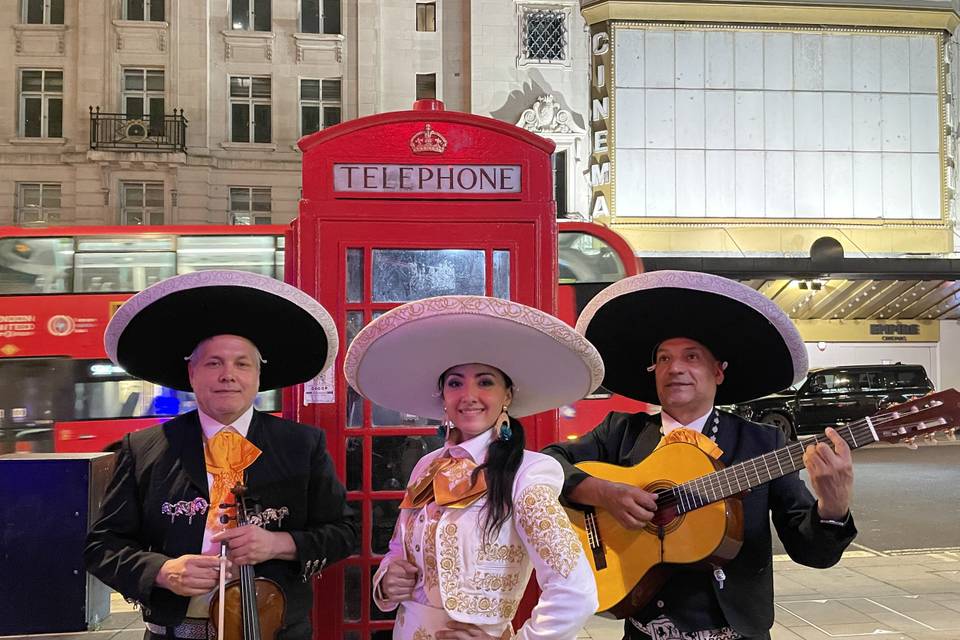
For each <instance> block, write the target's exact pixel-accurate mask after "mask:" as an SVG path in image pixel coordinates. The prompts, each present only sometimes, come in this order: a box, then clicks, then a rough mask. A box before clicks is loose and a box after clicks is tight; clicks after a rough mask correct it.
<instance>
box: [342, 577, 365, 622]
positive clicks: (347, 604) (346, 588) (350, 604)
mask: <svg viewBox="0 0 960 640" xmlns="http://www.w3.org/2000/svg"><path fill="white" fill-rule="evenodd" d="M361 593H363V588H362V587H361V586H360V567H358V566H357V565H355V564H351V565H347V566H346V567H344V568H343V620H344V622H359V621H360V603H361V600H360V594H361Z"/></svg>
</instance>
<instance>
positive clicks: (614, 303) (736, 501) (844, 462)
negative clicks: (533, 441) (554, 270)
mask: <svg viewBox="0 0 960 640" xmlns="http://www.w3.org/2000/svg"><path fill="white" fill-rule="evenodd" d="M577 330H578V331H579V332H580V333H582V334H583V335H584V336H585V337H586V338H587V339H588V340H589V341H590V342H592V343H593V344H594V345H595V346H596V347H597V350H598V351H599V352H600V354H601V356H602V357H603V360H604V364H605V366H606V374H605V377H604V381H603V386H604V387H605V388H607V389H609V390H610V391H612V392H614V393H619V394H622V395H624V396H627V397H630V398H634V399H637V400H640V401H643V402H647V403H650V404H654V405H660V406H661V408H662V411H661V412H660V413H658V414H652V415H651V414H647V413H635V414H626V413H611V414H609V415H608V416H607V417H606V419H605V420H604V421H603V422H602V423H601V424H600V425H599V426H597V427H596V428H595V429H594V430H593V431H591V432H589V433H587V434H585V435H584V436H583V437H581V438H580V439H578V440H575V441H572V442H567V443H562V444H555V445H551V446H550V447H547V449H545V450H544V452H545V453H548V454H550V455H552V456H554V457H555V458H556V459H557V460H559V461H560V463H561V465H562V466H563V467H564V473H565V478H566V479H565V484H564V488H563V493H562V495H563V498H564V499H565V500H566V503H567V504H568V505H569V506H570V507H571V520H572V521H573V524H574V528H575V529H577V530H578V533H582V535H581V541H582V542H583V544H584V546H585V548H586V549H587V557H588V559H589V561H590V564H591V568H592V569H593V571H594V574H595V577H596V579H597V582H598V592H599V599H600V609H601V610H605V611H609V612H610V613H613V614H615V615H616V616H617V617H620V618H625V619H626V621H625V637H626V638H627V639H630V640H634V639H636V640H648V639H650V638H653V639H655V640H737V639H750V640H754V639H758V638H769V637H770V635H769V630H770V628H771V627H772V626H773V622H774V608H773V564H772V551H771V532H770V519H771V515H772V519H773V523H774V525H775V527H776V529H777V533H778V535H779V537H780V539H781V541H782V542H783V545H784V547H785V549H786V551H787V553H788V554H789V555H790V557H791V558H792V559H793V560H795V561H797V562H799V563H801V564H804V565H807V566H811V567H820V568H825V567H830V566H832V565H834V564H835V563H836V562H837V561H839V559H840V556H841V554H842V552H843V550H844V549H845V548H846V546H847V545H848V544H850V542H851V541H852V540H853V538H854V536H855V535H856V528H855V527H854V524H853V518H852V517H851V515H850V511H849V506H850V504H849V503H850V495H851V490H852V485H853V469H852V464H851V456H850V448H851V446H855V445H856V444H860V443H859V442H856V443H851V446H848V443H847V442H846V441H845V440H844V439H843V438H841V437H840V435H838V433H837V432H836V431H835V430H833V429H827V430H826V433H825V437H822V438H820V439H819V442H818V443H817V444H815V445H811V446H808V447H806V449H804V447H803V445H800V444H797V445H793V446H792V447H790V448H784V445H785V438H784V434H783V433H782V432H781V431H780V430H779V429H778V428H776V427H772V426H768V425H761V424H755V423H752V422H749V421H747V420H744V419H742V418H740V417H739V416H736V415H733V414H731V413H728V412H725V411H721V410H720V409H719V408H717V406H716V405H717V404H733V403H736V402H741V401H745V400H749V399H752V398H756V397H760V396H763V395H766V394H768V393H772V392H775V391H778V390H780V389H783V388H786V387H787V386H789V385H790V384H791V383H794V382H797V381H798V380H801V379H802V378H803V377H804V375H806V372H807V355H806V350H805V348H804V344H803V341H802V339H801V338H800V335H799V333H798V332H797V329H796V327H795V326H794V325H793V323H792V322H791V321H790V319H789V318H788V317H787V316H786V314H784V313H783V312H782V311H781V310H780V308H779V307H777V306H776V305H775V304H774V303H773V302H772V301H770V300H769V299H768V298H766V297H765V296H763V295H762V294H760V293H759V292H757V291H755V290H754V289H751V288H750V287H747V286H745V285H742V284H740V283H737V282H734V281H731V280H728V279H726V278H720V277H717V276H712V275H707V274H703V273H691V272H684V271H655V272H651V273H646V274H642V275H639V276H634V277H631V278H626V279H624V280H621V281H619V282H617V283H615V284H613V285H611V286H610V287H608V288H607V289H605V290H604V291H602V292H601V293H600V294H598V296H597V297H596V298H594V299H593V300H592V301H591V302H590V304H589V305H588V306H587V308H586V309H585V310H584V312H583V313H582V314H581V316H580V321H579V322H578V324H577ZM773 452H776V453H773ZM748 460H749V461H750V463H749V464H746V465H744V464H742V463H743V461H748ZM737 463H741V464H737ZM804 466H805V467H806V470H807V472H808V473H809V479H810V484H811V486H812V488H813V492H814V493H815V494H816V497H814V495H812V494H811V493H810V491H808V490H807V487H806V486H805V485H804V482H803V481H802V480H801V479H800V478H799V475H798V472H797V470H798V469H800V468H802V467H804ZM724 468H726V469H728V471H727V472H720V471H717V470H719V469H724ZM711 472H714V475H710V473H711ZM701 476H702V477H701ZM715 478H719V479H715ZM701 507H703V508H701ZM574 514H576V515H574ZM624 585H627V586H626V588H624Z"/></svg>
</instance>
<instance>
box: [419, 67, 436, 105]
mask: <svg viewBox="0 0 960 640" xmlns="http://www.w3.org/2000/svg"><path fill="white" fill-rule="evenodd" d="M436 97H437V74H435V73H418V74H417V100H424V99H426V98H436Z"/></svg>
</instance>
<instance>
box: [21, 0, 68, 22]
mask: <svg viewBox="0 0 960 640" xmlns="http://www.w3.org/2000/svg"><path fill="white" fill-rule="evenodd" d="M22 7H23V8H22V10H21V17H20V19H21V21H22V22H24V23H26V24H63V0H23V5H22Z"/></svg>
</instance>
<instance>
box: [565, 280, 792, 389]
mask: <svg viewBox="0 0 960 640" xmlns="http://www.w3.org/2000/svg"><path fill="white" fill-rule="evenodd" d="M577 331H578V332H580V333H582V334H583V335H585V336H586V338H587V339H588V340H589V341H590V342H592V343H593V344H594V346H596V348H597V350H598V351H599V352H600V354H601V356H603V362H604V365H605V367H606V375H605V377H604V379H603V386H604V387H605V388H607V389H608V390H610V391H613V392H614V393H619V394H621V395H624V396H627V397H629V398H634V399H636V400H640V401H642V402H649V403H652V404H659V403H660V402H659V399H658V397H657V388H656V381H655V378H654V374H653V373H651V372H647V371H646V367H647V366H648V365H649V364H650V363H651V362H652V358H653V352H654V349H655V348H656V347H657V345H659V344H660V343H661V342H663V341H664V340H668V339H670V338H680V337H683V338H690V339H693V340H696V341H697V342H700V343H701V344H703V345H705V346H706V347H708V348H709V349H710V350H711V351H712V352H713V355H714V356H715V357H716V358H717V359H718V360H721V361H726V362H727V363H728V365H727V369H726V371H725V374H724V381H723V383H722V384H720V386H718V387H717V396H716V403H717V404H732V403H736V402H744V401H747V400H752V399H754V398H759V397H761V396H765V395H768V394H770V393H774V392H776V391H780V390H782V389H785V388H786V387H789V386H790V385H791V384H793V383H795V382H798V381H800V380H801V379H803V376H805V375H806V372H807V366H808V365H807V351H806V348H805V347H804V344H803V339H802V338H801V337H800V334H799V332H798V331H797V328H796V326H795V325H794V324H793V322H792V321H791V320H790V318H789V317H787V315H786V314H785V313H784V312H783V310H781V309H780V307H778V306H777V305H776V304H775V303H774V302H773V301H772V300H770V299H769V298H767V297H766V296H764V295H763V294H761V293H760V292H758V291H756V290H754V289H751V288H750V287H748V286H746V285H743V284H741V283H739V282H735V281H733V280H729V279H727V278H722V277H719V276H714V275H710V274H705V273H694V272H687V271H653V272H650V273H645V274H641V275H639V276H632V277H629V278H624V279H623V280H620V281H619V282H616V283H614V284H612V285H611V286H609V287H607V288H606V289H604V290H603V291H602V292H600V293H599V294H598V295H597V297H595V298H594V299H593V300H592V301H591V302H590V304H588V305H587V307H586V308H585V309H584V310H583V313H582V314H581V315H580V319H579V321H578V322H577Z"/></svg>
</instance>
